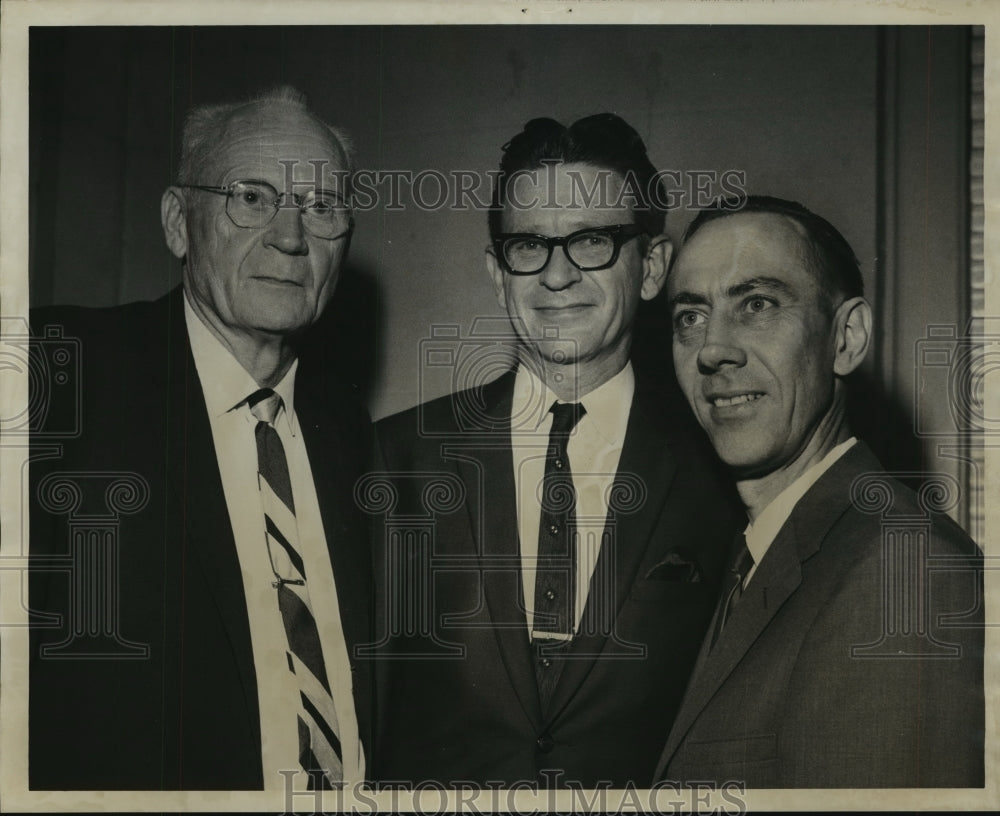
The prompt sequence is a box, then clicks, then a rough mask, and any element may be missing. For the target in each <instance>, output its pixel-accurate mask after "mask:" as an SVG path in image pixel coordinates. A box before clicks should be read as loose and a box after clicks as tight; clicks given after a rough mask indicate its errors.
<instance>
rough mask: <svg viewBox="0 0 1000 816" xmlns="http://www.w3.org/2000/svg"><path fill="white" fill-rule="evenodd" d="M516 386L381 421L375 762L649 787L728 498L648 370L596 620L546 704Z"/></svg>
mask: <svg viewBox="0 0 1000 816" xmlns="http://www.w3.org/2000/svg"><path fill="white" fill-rule="evenodd" d="M513 382H514V374H513V372H511V373H508V374H507V375H505V376H503V377H501V378H500V379H498V380H496V381H494V382H492V383H490V384H488V385H486V386H485V387H483V388H481V389H474V390H470V391H465V392H460V393H458V394H454V395H451V396H449V397H445V398H442V399H438V400H434V401H432V402H429V403H427V404H424V405H422V406H418V407H416V408H414V409H411V410H409V411H406V412H404V413H401V414H398V415H396V416H393V417H390V418H388V419H386V420H383V421H382V422H380V423H379V424H378V425H377V426H376V429H377V436H378V438H379V440H380V443H381V450H382V453H383V455H384V459H385V465H386V468H387V471H388V473H389V474H390V477H391V478H392V479H393V480H394V483H393V486H392V487H391V488H390V489H389V490H388V491H387V495H383V496H382V497H381V499H382V501H381V504H380V509H382V510H384V511H385V512H386V519H385V524H386V527H385V530H384V533H383V535H382V538H383V544H382V546H381V547H379V548H378V549H377V552H378V553H379V554H380V559H381V561H380V564H379V566H378V567H377V569H376V598H377V609H378V612H379V616H380V617H379V620H378V623H377V625H376V631H377V634H379V635H380V636H381V639H382V642H381V648H380V651H379V657H380V660H379V662H378V664H377V678H378V679H377V689H378V693H377V698H378V704H377V707H378V717H377V719H378V725H377V737H376V746H377V747H376V756H377V763H376V767H375V769H374V775H375V777H376V778H377V779H381V780H403V781H409V782H416V781H420V780H424V779H435V780H441V781H456V780H468V781H473V782H478V783H480V784H482V783H485V782H486V781H490V780H499V781H502V782H504V783H505V784H507V785H511V784H514V783H516V782H518V781H521V780H524V781H527V782H530V783H535V782H536V781H537V782H539V783H541V784H542V785H545V786H550V787H557V786H562V785H565V784H566V783H567V782H568V781H569V782H579V783H582V784H583V785H584V786H585V787H595V786H597V785H598V784H599V783H600V782H601V780H606V781H608V782H610V783H611V784H613V785H615V786H618V787H620V786H622V785H624V784H625V783H626V782H628V781H629V780H633V781H639V782H642V783H648V781H649V779H650V778H651V775H652V772H653V767H654V764H655V761H656V757H657V755H658V753H659V751H660V748H661V747H662V744H663V741H664V739H665V738H666V735H667V732H668V730H669V727H670V723H671V721H672V720H673V717H674V713H675V711H676V708H677V705H678V703H679V701H680V696H681V693H682V691H683V688H684V685H685V682H686V680H687V676H688V673H689V671H690V668H691V666H692V664H693V661H694V658H695V655H696V653H697V650H698V646H699V644H700V642H701V637H702V634H703V633H704V631H705V628H706V626H707V624H708V620H709V618H710V616H711V611H712V608H713V607H714V604H715V598H716V594H717V592H718V586H719V584H718V581H719V576H720V570H721V567H722V564H723V561H724V555H725V550H727V549H728V546H729V543H730V541H731V535H732V529H733V526H734V519H733V515H732V509H733V507H734V506H735V505H734V504H732V503H727V498H726V497H727V496H729V495H730V493H729V492H728V490H727V488H726V487H725V482H724V481H723V479H722V474H721V473H720V472H719V471H717V470H716V467H717V465H716V462H715V459H714V456H712V454H711V453H710V451H709V450H708V449H707V447H706V445H705V441H704V438H703V437H702V435H701V433H700V431H699V430H698V429H697V428H696V427H695V426H694V425H693V423H692V421H691V420H690V418H689V415H688V413H687V410H686V406H683V405H681V404H680V401H679V400H677V399H675V398H674V397H672V396H668V395H665V394H661V393H659V392H657V391H655V390H654V389H651V388H648V387H646V385H645V383H644V381H643V380H642V379H641V378H637V386H636V393H635V398H634V400H633V404H632V408H631V413H630V415H629V420H628V429H627V433H626V438H625V442H624V448H623V451H622V455H621V460H620V464H619V468H618V473H617V476H616V480H615V485H614V488H613V490H612V498H611V508H610V511H609V518H608V525H607V528H606V531H608V532H612V533H613V541H609V540H608V539H607V538H605V541H604V544H603V545H602V549H601V554H600V558H599V562H598V565H597V568H596V571H595V576H594V578H593V580H592V581H591V586H590V594H589V596H588V607H587V612H586V613H585V616H586V615H590V614H593V615H594V618H596V619H597V620H598V624H597V625H596V626H595V627H592V630H591V631H590V632H589V633H584V634H578V635H577V637H576V638H574V640H573V645H572V650H571V652H570V659H569V660H567V661H566V662H565V665H564V667H563V668H562V673H561V676H560V679H559V683H558V686H557V687H556V690H555V692H554V698H553V702H552V705H551V706H550V708H549V709H548V711H547V712H546V713H544V714H543V711H542V709H541V704H540V701H539V694H538V689H537V683H536V679H535V668H534V656H533V652H532V648H531V646H530V643H529V637H528V632H527V626H526V622H525V614H524V611H523V608H522V606H521V604H522V601H521V599H522V594H521V571H520V570H521V563H520V554H519V552H520V551H519V543H518V530H517V513H516V509H515V498H514V489H515V488H514V472H513V460H512V455H511V439H510V410H511V399H512V392H513ZM372 496H373V497H374V491H373V492H372ZM373 501H374V499H373ZM393 502H395V503H393ZM375 503H378V502H375ZM380 586H381V593H379V589H378V588H379V587H380ZM585 620H586V617H585ZM547 771H548V772H550V773H546V772H547Z"/></svg>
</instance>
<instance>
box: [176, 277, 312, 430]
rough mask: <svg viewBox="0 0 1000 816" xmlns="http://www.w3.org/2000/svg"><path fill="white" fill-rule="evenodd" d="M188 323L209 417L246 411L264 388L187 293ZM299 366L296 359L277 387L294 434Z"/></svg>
mask: <svg viewBox="0 0 1000 816" xmlns="http://www.w3.org/2000/svg"><path fill="white" fill-rule="evenodd" d="M184 322H185V324H186V325H187V333H188V342H189V343H190V345H191V354H192V356H193V357H194V364H195V368H197V369H198V378H199V379H200V380H201V390H202V392H203V393H204V395H205V406H206V407H207V408H208V414H209V416H211V417H213V418H214V417H219V416H222V415H223V414H225V413H228V412H229V411H232V410H234V409H236V408H239V407H241V406H244V407H245V406H246V399H247V397H249V396H250V395H251V394H252V393H253V392H254V391H257V390H259V388H260V386H259V385H257V382H256V381H255V380H254V378H253V377H251V376H250V373H249V372H248V371H247V370H246V369H245V368H243V366H241V365H240V363H239V361H238V360H237V359H236V358H235V357H233V355H232V354H231V353H230V352H229V350H228V349H227V348H226V347H225V346H224V345H222V343H221V342H220V341H219V338H217V337H216V336H215V335H214V334H212V332H211V331H210V330H209V328H208V326H206V325H205V324H204V322H203V321H202V319H201V318H200V317H198V315H197V313H196V312H195V311H194V309H193V308H191V303H190V302H189V300H188V294H187V290H185V292H184ZM298 366H299V361H298V360H297V359H296V360H295V361H293V362H292V365H291V367H289V369H288V371H287V372H286V374H285V376H284V377H282V378H281V382H279V383H278V384H277V385H275V386H274V392H275V393H276V394H277V395H278V396H280V397H281V401H282V403H283V406H284V411H283V412H282V413H281V414H280V415H279V416H285V417H288V427H289V430H291V431H292V433H295V432H296V420H295V402H294V395H295V372H296V371H297V370H298ZM246 415H247V417H248V421H249V418H252V417H251V415H250V413H249V410H248V411H247V412H246ZM278 421H279V422H280V421H281V420H280V419H279V420H278Z"/></svg>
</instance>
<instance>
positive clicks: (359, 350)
mask: <svg viewBox="0 0 1000 816" xmlns="http://www.w3.org/2000/svg"><path fill="white" fill-rule="evenodd" d="M968 39H969V32H968V30H967V29H966V28H962V27H943V26H942V27H933V28H927V27H916V26H914V27H905V28H895V27H892V28H890V27H858V26H852V27H846V26H845V27H840V26H822V27H821V26H816V27H798V26H742V27H735V26H652V25H648V26H642V25H631V26H613V27H611V26H554V25H553V26H365V27H354V26H332V27H308V28H302V27H282V28H278V27H239V28H235V27H233V28H227V27H186V28H164V27H147V28H140V27H120V28H79V27H78V28H37V27H36V28H33V29H32V31H31V34H30V123H29V125H30V138H29V142H30V162H31V167H30V181H31V199H30V212H31V220H30V225H31V226H30V229H31V252H30V286H31V289H30V298H31V303H32V305H41V304H47V303H79V304H87V305H106V304H114V303H124V302H128V301H131V300H137V299H150V298H155V297H157V296H159V295H161V294H163V293H164V292H166V291H167V290H168V289H170V288H171V287H172V286H174V285H175V284H176V283H177V282H178V281H179V279H180V268H179V264H178V262H177V261H176V260H175V259H174V258H173V257H172V256H171V255H170V253H169V252H168V251H167V249H166V247H165V246H164V243H163V238H162V234H161V232H160V226H159V200H160V195H161V193H162V191H163V189H164V188H165V187H166V186H167V185H168V184H170V183H171V181H172V179H173V174H174V170H175V167H176V160H177V130H178V128H179V126H180V123H181V121H182V118H183V114H184V111H185V110H186V109H187V108H188V107H189V106H190V105H192V104H197V103H201V102H208V101H219V100H221V99H231V98H238V97H241V96H244V95H247V94H250V93H253V92H254V91H257V90H259V89H260V88H261V87H263V86H266V85H270V84H274V83H279V82H282V83H291V84H293V85H295V86H297V87H299V88H300V89H301V90H302V91H304V92H305V93H306V94H307V95H308V96H309V98H310V101H311V103H312V104H313V106H314V107H315V109H316V110H317V111H318V113H319V114H320V115H321V116H323V117H324V118H326V119H328V120H329V121H331V122H333V123H335V124H338V125H340V126H342V127H344V128H346V129H347V130H348V131H349V132H350V133H351V134H352V135H353V137H354V140H355V143H356V147H357V164H358V166H359V167H365V168H373V169H379V170H401V171H409V172H412V173H417V172H419V171H421V170H434V171H438V172H440V173H444V174H449V173H452V172H453V171H458V170H466V171H470V172H473V173H476V174H479V175H480V176H485V174H486V173H487V172H488V171H490V170H492V169H494V168H495V167H496V165H497V163H498V161H499V156H500V147H501V145H503V144H504V143H505V142H506V141H507V140H508V139H510V137H511V136H513V135H514V134H515V133H516V132H517V131H518V130H520V128H521V126H522V125H523V124H524V122H526V121H527V120H528V119H531V118H533V117H536V116H552V117H554V118H557V119H560V120H562V121H565V122H569V121H571V120H573V119H576V118H578V117H580V116H586V115H588V114H591V113H595V112H599V111H605V110H609V111H614V112H616V113H618V114H620V115H621V116H623V117H624V118H625V119H626V120H627V121H628V122H630V123H631V124H632V125H633V126H634V127H635V128H636V129H637V130H638V131H639V133H640V134H641V135H642V137H643V139H644V140H645V141H646V144H647V146H648V147H649V152H650V156H651V158H652V160H653V162H654V164H656V165H657V166H658V167H660V168H665V169H672V170H676V171H679V172H680V173H682V174H686V175H684V176H682V177H683V178H684V179H685V180H686V181H690V179H692V178H693V176H692V174H693V173H694V172H695V171H707V172H712V171H714V172H716V173H723V172H724V171H727V170H736V171H739V172H741V173H743V174H745V180H746V184H745V186H746V189H747V190H748V191H750V192H759V193H769V194H774V195H779V196H782V197H786V198H792V199H797V200H799V201H801V202H802V203H804V204H805V205H806V206H808V207H810V208H811V209H813V210H815V211H816V212H818V213H820V214H822V215H824V216H825V217H827V218H828V219H829V220H830V221H832V222H833V223H834V224H835V225H837V226H838V227H839V228H840V229H841V231H842V232H843V233H844V235H845V236H846V237H847V239H848V240H849V241H850V242H851V244H852V245H853V247H854V249H855V251H856V253H857V255H858V257H859V258H860V260H861V265H862V269H863V271H864V273H865V278H866V284H867V287H868V292H869V294H870V296H871V299H872V300H873V302H874V305H875V308H876V314H877V315H878V319H879V333H878V336H877V338H876V340H877V342H876V344H875V347H874V348H873V352H872V355H871V358H870V360H869V363H868V366H867V368H866V371H865V375H864V377H863V380H864V382H863V383H861V385H862V386H864V388H863V389H862V388H859V389H857V390H858V393H859V395H861V398H860V399H859V410H858V412H857V413H858V422H859V423H860V424H861V427H862V430H863V432H865V433H866V435H868V436H870V437H872V438H873V439H874V440H875V441H876V448H879V449H880V450H879V452H880V453H882V455H883V456H884V457H885V458H887V459H888V460H889V461H890V463H893V462H896V463H899V464H900V465H907V466H919V467H924V468H927V467H929V466H931V465H933V464H934V463H933V462H930V458H931V457H932V454H933V452H930V451H929V450H928V446H927V445H923V446H921V445H920V444H918V442H917V441H915V439H914V434H913V411H914V396H913V395H914V393H915V392H914V389H915V388H916V384H917V383H916V380H915V376H916V375H915V374H914V364H913V359H914V358H913V350H914V344H915V343H916V341H917V340H918V339H919V338H921V337H923V336H924V334H925V333H926V327H927V325H928V324H930V323H956V324H958V325H960V326H964V323H965V321H966V319H967V317H968V289H969V283H968V273H967V269H968V258H967V255H968V218H967V210H968V207H967V204H968V87H969V69H968ZM681 186H684V185H683V184H682V185H681ZM427 189H430V190H431V191H433V187H431V188H427ZM380 190H381V192H383V193H385V192H387V190H386V188H384V187H383V188H380ZM707 190H708V192H709V193H718V192H719V191H720V190H719V186H718V184H715V185H712V184H709V185H708V188H707ZM480 195H481V196H482V197H484V198H485V197H487V196H488V191H487V190H486V189H485V188H484V189H483V190H482V191H481V193H480ZM431 197H433V196H431ZM401 203H402V204H403V206H402V208H401V209H398V210H387V209H386V208H385V207H378V208H375V209H372V210H369V211H363V212H360V213H359V214H358V216H357V227H356V230H355V234H354V237H353V240H352V245H351V249H350V257H349V261H348V268H347V269H346V270H345V274H344V278H343V280H342V283H341V288H340V290H339V291H338V295H337V298H336V300H335V303H334V306H333V307H332V309H331V311H330V313H329V314H328V316H327V319H326V320H325V321H324V326H323V327H322V330H321V332H320V334H319V336H320V337H321V338H322V341H323V342H329V343H335V344H337V347H338V348H339V349H342V352H343V353H342V355H341V357H342V366H343V369H344V374H345V376H347V377H348V378H350V379H352V380H354V381H356V382H358V383H359V384H360V386H361V388H362V391H363V393H364V394H365V395H366V397H367V399H368V401H369V405H370V408H371V411H372V414H373V415H374V416H375V417H379V416H383V415H386V414H388V413H391V412H393V411H396V410H399V409H402V408H405V407H408V406H409V405H412V404H414V403H415V402H417V401H418V399H421V398H425V397H429V396H436V395H437V394H439V393H442V392H443V391H447V390H449V389H450V388H451V387H453V385H454V379H453V378H449V376H447V372H445V375H444V376H442V373H441V372H431V371H429V370H428V369H427V368H426V367H425V366H424V365H423V364H422V358H421V353H422V350H421V341H424V340H426V339H427V338H428V337H430V336H431V334H432V331H433V327H434V326H440V325H443V324H444V325H452V326H457V327H458V331H459V332H460V333H461V334H463V335H464V334H465V333H468V332H469V331H470V330H471V328H472V325H473V322H474V320H475V319H476V318H477V317H483V316H485V317H490V316H493V317H495V316H498V315H500V311H499V308H498V307H497V305H496V303H495V301H494V299H493V296H492V292H491V288H490V286H489V283H488V280H487V277H486V275H485V271H484V267H483V260H482V257H483V249H484V247H485V245H486V238H487V232H486V216H485V212H483V211H480V210H478V209H476V208H465V209H461V210H455V209H449V208H447V207H444V208H438V209H435V210H431V211H429V210H425V209H421V208H419V207H416V206H412V201H411V200H408V199H407V198H406V196H405V195H404V196H403V197H402V198H401ZM686 203H687V204H690V202H686ZM690 217H691V213H690V211H689V208H688V207H686V206H680V207H678V209H676V210H675V211H673V212H672V213H671V215H670V216H669V217H668V221H667V223H668V232H670V233H671V234H672V235H674V236H675V237H677V236H679V235H680V233H681V232H682V231H683V228H684V226H685V225H686V223H687V222H688V220H689V219H690ZM660 307H661V304H659V303H654V304H653V305H652V306H651V307H649V308H647V309H645V310H644V312H643V317H642V331H641V332H640V341H639V347H638V349H637V354H639V355H640V356H641V357H642V358H643V359H644V360H646V361H648V362H650V363H652V364H653V365H654V366H660V367H661V368H662V371H663V372H664V376H669V343H668V342H667V338H666V335H665V332H666V324H665V322H664V320H663V313H662V309H661V308H660ZM947 402H948V395H947V394H941V395H939V396H935V397H934V399H933V400H932V403H933V404H932V405H931V406H930V408H929V409H925V411H926V410H931V411H932V412H933V411H939V412H941V415H942V416H944V415H945V414H946V413H947ZM934 466H936V465H934Z"/></svg>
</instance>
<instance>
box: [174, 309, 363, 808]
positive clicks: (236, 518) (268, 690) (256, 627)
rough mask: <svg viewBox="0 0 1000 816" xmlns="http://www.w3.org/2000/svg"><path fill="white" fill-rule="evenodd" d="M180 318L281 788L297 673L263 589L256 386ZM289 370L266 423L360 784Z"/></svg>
mask: <svg viewBox="0 0 1000 816" xmlns="http://www.w3.org/2000/svg"><path fill="white" fill-rule="evenodd" d="M184 319H185V321H186V323H187V331H188V338H189V340H190V343H191V353H192V354H193V356H194V362H195V367H196V368H197V370H198V378H199V380H200V381H201V388H202V392H203V393H204V395H205V404H206V406H207V408H208V416H209V421H210V423H211V427H212V440H213V442H214V444H215V455H216V459H217V460H218V463H219V473H220V475H221V476H222V489H223V492H224V494H225V497H226V507H227V509H228V511H229V521H230V524H231V525H232V528H233V537H234V538H235V540H236V553H237V556H238V557H239V562H240V569H241V570H242V573H243V590H244V592H245V594H246V599H247V613H248V616H249V621H250V640H251V644H252V647H253V659H254V668H255V670H256V675H257V703H258V710H259V711H260V731H261V743H262V761H263V768H264V789H265V790H267V791H284V785H285V777H284V776H282V775H281V774H279V771H281V770H294V769H298V768H299V759H298V757H299V747H298V729H297V725H296V720H297V712H298V709H299V689H298V684H297V682H296V679H295V675H293V674H292V673H291V672H290V671H289V670H288V662H287V660H286V657H285V652H286V651H287V648H288V641H287V638H286V635H285V629H284V624H283V622H282V619H281V613H280V611H279V609H278V599H277V595H276V594H275V590H274V587H272V585H271V581H272V580H273V579H274V573H273V572H272V570H271V562H270V558H269V557H268V550H267V539H266V536H265V533H264V508H263V505H262V503H261V495H260V490H259V489H258V486H257V443H256V439H255V436H254V429H255V428H256V425H257V420H256V419H255V418H254V416H253V415H252V414H251V413H250V409H249V408H248V407H247V404H246V398H247V397H248V396H250V394H252V393H253V392H254V391H256V390H258V387H259V386H258V385H257V383H256V382H255V381H254V379H253V378H252V377H251V376H250V374H249V373H248V372H247V371H246V370H245V369H244V368H243V367H242V366H241V365H240V364H239V362H237V360H236V358H235V357H233V356H232V354H230V353H229V351H228V350H227V349H226V348H225V346H223V345H222V343H221V342H220V341H219V340H218V339H217V338H216V337H215V335H213V334H212V333H211V332H210V331H209V330H208V328H207V327H206V326H205V324H204V323H202V321H201V318H199V317H198V316H197V314H196V313H195V312H194V310H193V309H192V308H191V306H190V304H189V303H188V301H187V297H186V295H185V300H184ZM297 368H298V361H296V362H294V363H293V364H292V367H291V368H290V369H289V371H288V373H287V374H286V375H285V376H284V378H283V379H282V380H281V382H280V383H278V384H277V385H276V386H275V387H274V391H275V392H276V393H277V394H278V395H279V396H280V397H281V399H282V401H283V403H284V410H282V411H280V412H279V414H278V416H277V417H276V419H275V422H274V426H275V430H277V432H278V436H279V438H280V439H281V442H282V444H283V445H284V447H285V456H286V458H287V461H288V471H289V476H290V478H291V482H292V495H293V496H294V497H295V515H296V523H297V525H298V533H299V545H300V548H301V550H302V552H301V556H302V559H303V562H304V565H305V572H306V576H307V579H308V584H307V586H308V591H309V602H310V604H311V606H312V611H313V615H314V617H315V618H316V625H317V627H318V630H319V638H320V644H321V646H322V649H323V656H324V662H325V664H326V672H327V675H328V679H329V681H330V688H331V690H332V693H333V703H334V706H335V707H336V711H337V720H338V724H339V731H340V742H341V747H342V750H343V760H344V781H345V782H347V783H351V782H360V781H363V780H364V772H365V757H364V751H363V749H362V746H361V741H360V738H359V735H358V721H357V716H356V714H355V710H354V695H353V691H352V678H351V668H350V663H349V661H348V657H347V644H346V642H345V640H344V632H343V627H342V626H341V622H340V607H339V605H338V603H337V587H336V583H335V581H334V576H333V567H332V565H331V563H330V556H329V551H328V549H327V544H326V536H325V534H324V531H323V519H322V517H321V515H320V509H319V501H318V499H317V498H316V487H315V485H314V484H313V479H312V471H311V470H310V466H309V456H308V453H307V452H306V446H305V441H304V440H303V438H302V434H301V433H300V432H299V429H298V423H297V420H296V415H295V373H296V370H297ZM334 546H336V542H334ZM226 578H228V576H226ZM304 785H305V775H304V774H302V775H299V776H298V777H296V788H300V787H304Z"/></svg>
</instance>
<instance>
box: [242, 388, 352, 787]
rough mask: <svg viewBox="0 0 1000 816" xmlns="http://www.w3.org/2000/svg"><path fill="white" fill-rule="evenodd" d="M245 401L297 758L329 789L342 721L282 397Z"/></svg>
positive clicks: (339, 771) (339, 770) (315, 782)
mask: <svg viewBox="0 0 1000 816" xmlns="http://www.w3.org/2000/svg"><path fill="white" fill-rule="evenodd" d="M247 405H248V406H249V407H250V411H251V413H252V414H253V415H254V417H256V418H257V419H258V420H259V421H258V422H257V426H256V428H255V429H254V436H255V437H256V439H257V470H258V479H257V483H258V485H259V487H260V493H261V501H262V503H263V506H264V525H265V528H266V536H267V549H268V554H269V556H270V559H271V569H272V570H273V572H274V578H275V580H274V581H273V582H272V585H273V586H274V588H275V590H276V591H277V596H278V599H277V600H278V609H279V610H280V612H281V620H282V623H283V624H284V627H285V636H286V638H287V640H288V651H287V652H286V657H287V658H288V668H289V669H290V670H291V672H292V673H293V674H294V675H295V679H296V681H297V683H298V687H299V703H300V709H299V713H298V734H299V762H300V764H301V765H302V769H303V770H304V771H306V772H307V773H308V774H309V782H310V787H312V788H316V787H322V788H329V787H330V785H331V783H336V782H340V781H341V780H342V778H343V775H344V772H343V760H342V754H341V748H340V739H339V724H338V722H337V713H336V710H335V709H334V706H333V695H332V694H331V691H330V684H329V681H328V680H327V674H326V666H325V664H324V662H323V650H322V647H321V646H320V640H319V631H318V629H317V628H316V619H315V618H314V617H313V613H312V607H311V606H310V603H309V592H308V589H307V587H306V574H305V565H304V564H303V561H302V554H301V551H300V550H299V536H298V525H297V523H296V519H295V502H294V500H293V499H292V482H291V478H290V477H289V474H288V461H287V460H286V458H285V448H284V445H282V444H281V439H280V438H279V437H278V432H277V431H276V430H275V429H274V420H275V417H277V415H278V412H279V411H280V410H281V407H282V402H281V397H279V396H278V395H277V394H275V393H274V391H272V390H271V389H270V388H262V389H261V390H259V391H256V392H254V393H253V394H251V395H250V396H249V397H248V398H247Z"/></svg>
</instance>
